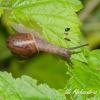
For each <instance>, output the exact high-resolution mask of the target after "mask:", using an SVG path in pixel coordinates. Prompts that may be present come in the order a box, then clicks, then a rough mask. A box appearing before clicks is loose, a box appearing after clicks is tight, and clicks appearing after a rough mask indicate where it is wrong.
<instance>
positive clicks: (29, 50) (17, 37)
mask: <svg viewBox="0 0 100 100" xmlns="http://www.w3.org/2000/svg"><path fill="white" fill-rule="evenodd" d="M29 34H30V33H25V34H23V33H18V34H13V35H10V36H9V37H8V38H7V41H6V44H7V47H8V48H9V49H10V51H11V52H12V53H13V54H14V55H15V56H16V57H17V58H19V59H27V58H30V57H33V56H34V55H36V54H37V53H38V52H39V49H38V46H37V44H36V41H35V38H34V36H33V35H29Z"/></svg>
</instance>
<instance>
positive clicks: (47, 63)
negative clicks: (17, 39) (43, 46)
mask: <svg viewBox="0 0 100 100" xmlns="http://www.w3.org/2000/svg"><path fill="white" fill-rule="evenodd" d="M2 1H3V0H1V1H0V2H2ZM12 1H13V2H12V7H13V9H14V10H13V12H12V13H11V11H10V10H4V13H3V15H2V16H1V18H0V23H1V24H0V70H1V71H7V72H10V73H12V76H13V77H14V78H18V77H21V76H22V75H28V76H31V77H32V78H33V79H36V80H38V84H40V83H45V84H47V85H49V87H50V88H55V89H64V90H63V92H62V94H63V95H62V94H60V92H61V91H60V92H58V91H56V90H51V89H50V88H49V87H48V89H47V86H46V85H44V88H45V89H47V90H49V91H52V92H53V93H52V92H51V93H48V94H53V95H51V96H52V98H47V97H50V95H48V96H47V95H46V96H47V97H45V96H44V95H43V96H41V94H40V98H41V99H43V98H44V99H43V100H45V99H51V100H53V99H54V98H55V100H56V99H57V100H61V98H62V100H63V99H65V97H64V94H66V98H67V99H68V100H70V99H73V98H74V100H78V99H79V100H87V98H88V99H94V98H95V99H97V100H98V98H99V97H100V96H99V90H100V89H99V88H100V86H99V74H100V73H99V66H100V63H99V62H100V58H99V54H100V53H99V52H100V51H99V50H96V51H92V52H91V53H90V52H89V51H88V50H87V49H82V53H80V54H78V55H74V56H73V57H72V61H73V62H74V65H75V66H74V69H71V68H70V67H67V64H66V63H65V62H64V61H62V60H60V59H58V57H57V59H56V56H54V57H52V55H51V54H48V53H43V52H41V53H40V54H39V55H38V56H36V57H34V58H32V59H28V60H27V61H21V62H20V61H18V60H17V59H16V58H15V57H13V56H12V54H11V53H10V51H9V50H8V49H7V47H6V44H5V41H6V38H7V37H8V36H9V35H10V34H12V33H13V32H12V30H11V29H10V28H9V27H8V26H7V21H8V20H9V16H11V15H12V17H11V18H10V20H12V21H15V22H22V23H24V24H27V21H26V19H27V20H28V21H31V22H32V25H30V26H29V27H30V28H33V26H34V22H35V21H34V20H33V19H35V18H38V19H39V20H38V19H35V20H38V23H39V24H38V23H36V22H35V26H36V27H35V28H34V29H35V30H38V28H39V30H40V32H39V33H40V34H41V35H43V36H44V37H45V38H46V39H47V40H49V41H50V42H52V43H55V44H56V45H60V46H64V47H72V46H76V45H79V44H78V42H79V39H78V35H79V34H80V31H79V29H78V26H80V25H81V23H80V21H79V19H78V18H77V15H76V14H75V11H78V10H79V9H80V8H81V7H82V5H81V4H80V2H78V0H68V2H69V4H64V5H60V2H58V1H60V0H58V1H57V2H55V3H57V4H58V5H59V6H60V7H63V6H64V7H65V8H66V7H67V6H68V8H66V9H68V10H66V9H60V8H59V9H58V8H57V9H55V11H54V12H52V10H51V11H50V9H49V7H48V6H50V5H49V3H46V5H47V4H48V5H47V7H46V6H45V8H44V9H45V11H46V12H47V13H50V14H51V13H52V14H55V15H56V14H57V13H59V12H60V13H59V14H58V15H57V16H53V17H51V16H49V15H48V16H49V19H50V17H51V19H50V20H49V21H48V22H47V21H46V22H47V23H45V20H46V19H47V18H46V15H45V14H44V15H43V17H42V16H41V15H39V14H40V12H41V7H42V8H43V6H44V5H41V4H40V5H39V4H37V6H38V9H36V8H30V9H35V10H34V11H35V12H34V14H35V17H34V16H32V15H33V13H32V10H30V12H28V11H29V10H28V11H27V8H26V6H23V8H22V9H21V10H22V11H23V12H25V13H26V14H27V16H25V13H21V11H20V12H19V10H20V7H19V5H18V4H21V2H22V4H21V5H20V6H22V5H23V0H17V1H16V0H12ZM19 1H21V2H19ZM33 1H34V0H33ZM38 1H39V0H38ZM43 1H46V0H43ZM51 1H52V0H51ZM55 1H56V0H55ZM65 1H66V0H65ZM81 1H82V3H83V5H84V9H83V10H81V11H80V12H79V13H78V14H79V18H80V20H81V21H82V23H83V25H82V26H81V27H80V29H81V31H82V35H81V36H80V40H81V41H80V42H81V44H84V43H85V42H88V43H89V44H90V46H89V49H90V50H93V49H99V46H100V39H99V38H100V35H99V34H100V29H99V26H100V13H99V12H100V11H99V10H100V7H99V3H100V2H99V3H98V0H95V2H97V4H95V3H94V2H93V0H92V1H91V0H88V1H87V0H81ZM76 2H77V3H76ZM2 5H5V4H2ZM7 5H11V4H10V3H8V4H7ZM51 5H52V4H51ZM72 5H73V6H72ZM89 5H92V6H89ZM93 5H95V6H93ZM87 6H88V7H91V9H92V11H89V8H87ZM31 7H32V6H31ZM39 7H40V8H39ZM56 7H57V5H56ZM46 8H48V9H46ZM51 8H52V9H54V8H53V6H51ZM37 10H38V11H37ZM71 11H73V12H71ZM0 13H2V9H0ZM28 13H29V15H28ZM41 13H44V10H42V12H41ZM84 13H86V14H84ZM14 15H15V16H14ZM83 15H87V16H85V17H83ZM29 16H31V18H32V19H30V20H29V19H28V18H29ZM37 16H38V17H37ZM58 16H60V17H65V16H67V17H66V18H65V19H64V20H62V21H61V19H62V18H59V17H58ZM54 17H55V18H54ZM43 18H45V19H44V20H43ZM52 18H53V19H54V20H53V19H52ZM15 19H16V20H15ZM58 20H60V21H59V22H58ZM69 20H70V21H69ZM73 20H74V21H73ZM50 22H51V23H50ZM56 22H57V23H56ZM60 22H62V23H60ZM64 22H66V23H64ZM63 23H64V24H63ZM59 24H61V25H60V26H59ZM53 25H54V26H55V27H54V26H53ZM57 25H58V26H57ZM44 27H45V28H44ZM66 27H70V28H71V30H70V32H69V33H70V34H69V36H68V38H70V39H71V40H72V41H71V42H66V41H64V40H63V38H64V34H63V33H64V29H65V28H66ZM52 31H53V32H52ZM42 32H44V34H43V33H42ZM48 32H49V33H50V34H47V33H48ZM73 33H74V34H73ZM52 36H54V37H53V38H51V37H52ZM59 37H60V38H59ZM74 37H75V38H74ZM55 39H56V40H55ZM58 41H59V42H58ZM83 55H84V56H83ZM73 58H75V59H76V60H75V59H73ZM79 60H80V61H82V62H80V61H79ZM83 62H85V63H83ZM87 62H88V63H87ZM86 63H87V64H86ZM66 72H67V74H66ZM5 76H8V77H7V78H5ZM1 77H2V78H5V80H6V81H8V79H11V80H10V81H9V83H10V84H12V83H14V86H12V85H11V86H9V84H5V85H2V84H3V83H0V86H2V89H0V91H2V90H3V91H4V92H2V95H3V97H4V98H6V97H8V96H9V94H10V92H9V91H11V93H13V92H12V91H15V90H13V89H12V87H14V89H19V88H20V86H19V88H18V87H17V85H16V84H19V83H18V82H21V84H24V82H25V81H26V80H27V81H30V80H31V81H32V79H30V78H29V77H26V76H22V78H21V79H22V80H20V79H18V80H13V79H12V78H11V76H9V75H8V74H7V73H4V75H3V76H2V72H1ZM2 80H4V79H1V81H2ZM5 80H4V81H5ZM36 80H34V82H33V81H32V82H31V81H30V83H28V84H32V83H35V84H36ZM66 82H67V84H66ZM26 83H27V82H26ZM4 86H9V88H7V87H5V90H6V89H7V91H6V92H5V90H4ZM29 86H30V85H29ZM34 86H35V87H37V88H39V89H40V87H38V86H36V85H33V88H32V91H31V92H30V93H29V94H30V97H31V93H33V92H34V91H33V89H34ZM25 87H27V85H24V86H23V90H24V89H25ZM42 88H43V87H42ZM9 89H11V90H9ZM27 89H30V88H26V93H27ZM70 89H71V91H70V92H71V93H70V94H68V93H67V92H68V90H70ZM75 89H79V90H82V89H83V90H84V91H90V90H91V89H92V90H91V91H92V94H89V95H88V94H84V95H83V94H82V95H81V94H75V93H73V91H74V90H75ZM40 90H41V91H42V89H40ZM54 91H56V92H55V93H54ZM95 91H97V93H96V94H95V93H94V94H93V92H95ZM42 92H43V91H42ZM21 93H23V92H21ZM4 94H7V95H4ZM15 94H16V92H15ZM19 94H20V92H19ZM23 94H24V95H25V93H23ZM23 94H21V95H23ZM44 94H45V92H44ZM37 95H38V96H39V94H37ZM35 96H36V95H35ZM38 96H36V97H38ZM57 96H58V98H59V99H58V98H56V97H57ZM9 97H11V96H9ZM15 97H16V96H15ZM24 97H25V96H24ZM26 98H27V97H25V98H24V100H28V99H26ZM34 98H35V97H34ZM13 99H14V100H16V99H15V98H13ZM31 99H32V98H31ZM35 99H37V100H38V98H35ZM5 100H11V98H9V99H7V98H6V99H5ZM18 100H22V99H21V98H20V99H18Z"/></svg>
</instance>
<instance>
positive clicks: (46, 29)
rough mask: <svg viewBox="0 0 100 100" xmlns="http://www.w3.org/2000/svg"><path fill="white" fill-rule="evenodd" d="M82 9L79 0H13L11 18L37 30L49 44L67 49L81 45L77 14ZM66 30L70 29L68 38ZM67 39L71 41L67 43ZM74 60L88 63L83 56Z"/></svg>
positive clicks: (79, 23) (80, 55) (78, 56)
mask: <svg viewBox="0 0 100 100" xmlns="http://www.w3.org/2000/svg"><path fill="white" fill-rule="evenodd" d="M81 8H82V4H81V2H80V1H79V0H55V1H54V0H42V1H41V0H28V1H25V0H12V16H11V17H10V18H11V21H14V22H17V23H23V24H25V25H26V26H27V27H30V28H32V29H34V30H36V31H37V32H39V33H40V34H41V35H42V36H43V37H44V38H46V39H47V40H48V41H49V42H51V43H53V44H56V45H59V46H62V47H66V48H67V47H73V46H76V45H79V43H78V42H79V38H78V35H79V34H80V30H79V26H80V25H81V22H80V21H79V19H78V16H77V14H76V12H77V11H79V10H80V9H81ZM65 28H70V31H69V32H68V33H69V35H68V36H66V35H65V34H64V31H65ZM65 37H67V38H69V39H70V40H71V41H65V40H64V38H65ZM72 58H74V59H77V60H80V61H83V62H87V61H86V59H85V58H84V55H83V54H79V55H77V57H76V56H75V55H74V56H73V57H72Z"/></svg>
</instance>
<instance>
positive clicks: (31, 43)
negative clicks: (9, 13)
mask: <svg viewBox="0 0 100 100" xmlns="http://www.w3.org/2000/svg"><path fill="white" fill-rule="evenodd" d="M11 26H12V28H14V29H15V30H16V31H17V32H19V33H17V34H13V35H10V36H9V37H8V38H7V40H6V45H7V47H8V49H9V50H10V51H11V52H12V53H13V54H14V55H15V56H16V57H18V58H20V59H23V60H25V59H28V58H30V57H33V56H34V55H36V54H38V53H39V52H40V51H44V52H49V53H54V54H58V55H61V56H64V57H66V59H67V61H68V62H69V64H71V65H73V63H72V62H71V60H70V56H71V54H72V52H71V50H73V49H77V48H80V47H83V46H87V45H88V44H85V45H81V46H77V47H72V48H63V47H61V46H56V45H54V44H51V43H49V42H48V41H47V40H45V39H44V38H43V37H41V36H40V35H39V34H38V33H36V32H35V31H33V30H30V29H28V28H26V27H25V26H23V25H21V24H16V23H13V22H12V23H11Z"/></svg>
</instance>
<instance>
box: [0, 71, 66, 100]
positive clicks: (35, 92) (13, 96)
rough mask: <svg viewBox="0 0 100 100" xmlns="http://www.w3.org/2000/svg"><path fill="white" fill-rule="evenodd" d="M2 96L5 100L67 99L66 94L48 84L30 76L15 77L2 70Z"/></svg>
mask: <svg viewBox="0 0 100 100" xmlns="http://www.w3.org/2000/svg"><path fill="white" fill-rule="evenodd" d="M0 97H1V98H2V99H3V100H66V99H65V96H64V95H63V94H61V93H60V92H58V91H56V90H55V89H51V88H50V87H49V86H47V85H46V84H39V85H37V81H36V80H33V79H32V78H30V77H28V76H25V75H24V76H22V77H21V79H20V78H17V79H13V78H12V76H11V74H8V73H7V72H0Z"/></svg>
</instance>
